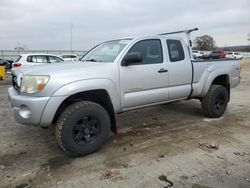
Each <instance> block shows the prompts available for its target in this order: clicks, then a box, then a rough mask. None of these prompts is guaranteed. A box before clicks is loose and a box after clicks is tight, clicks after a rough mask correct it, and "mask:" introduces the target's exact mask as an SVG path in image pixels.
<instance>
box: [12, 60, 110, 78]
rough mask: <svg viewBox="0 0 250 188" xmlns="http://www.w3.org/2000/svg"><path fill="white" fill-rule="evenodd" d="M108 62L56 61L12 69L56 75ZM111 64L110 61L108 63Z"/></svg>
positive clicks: (20, 71) (13, 70)
mask: <svg viewBox="0 0 250 188" xmlns="http://www.w3.org/2000/svg"><path fill="white" fill-rule="evenodd" d="M105 64H106V63H100V62H82V61H75V62H64V63H54V64H46V65H38V66H28V67H23V68H14V69H12V72H13V73H19V74H21V75H49V76H52V75H55V74H65V73H71V74H74V73H76V72H79V71H80V72H82V70H86V69H92V68H94V67H99V66H103V65H105ZM108 64H109V63H108Z"/></svg>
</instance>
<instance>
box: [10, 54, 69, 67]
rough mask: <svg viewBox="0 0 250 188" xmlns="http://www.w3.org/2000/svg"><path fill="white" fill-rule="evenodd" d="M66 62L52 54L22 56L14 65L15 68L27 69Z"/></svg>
mask: <svg viewBox="0 0 250 188" xmlns="http://www.w3.org/2000/svg"><path fill="white" fill-rule="evenodd" d="M63 61H64V60H63V59H62V58H60V57H59V56H56V55H52V54H21V55H19V57H18V58H17V60H16V62H15V63H13V68H17V67H19V68H20V67H26V66H33V65H43V64H45V63H60V62H63Z"/></svg>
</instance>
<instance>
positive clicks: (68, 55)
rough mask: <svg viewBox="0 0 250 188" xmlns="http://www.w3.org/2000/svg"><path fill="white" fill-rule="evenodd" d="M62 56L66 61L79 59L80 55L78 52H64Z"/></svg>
mask: <svg viewBox="0 0 250 188" xmlns="http://www.w3.org/2000/svg"><path fill="white" fill-rule="evenodd" d="M60 57H61V58H63V59H64V61H79V57H78V55H76V54H62V55H60Z"/></svg>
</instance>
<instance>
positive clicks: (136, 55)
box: [121, 52, 142, 66]
mask: <svg viewBox="0 0 250 188" xmlns="http://www.w3.org/2000/svg"><path fill="white" fill-rule="evenodd" d="M140 62H142V56H141V53H140V52H131V53H127V54H126V55H125V56H124V58H123V60H122V63H121V65H122V66H128V65H130V64H136V63H140Z"/></svg>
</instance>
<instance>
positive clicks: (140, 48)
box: [119, 38, 169, 110]
mask: <svg viewBox="0 0 250 188" xmlns="http://www.w3.org/2000/svg"><path fill="white" fill-rule="evenodd" d="M162 42H163V41H162V40H161V39H160V38H155V39H144V40H139V41H137V42H135V43H134V44H133V45H132V46H131V47H130V48H129V49H128V50H127V52H126V53H125V55H126V54H128V53H140V54H141V57H142V61H141V62H137V63H133V64H129V65H127V66H124V65H122V61H123V60H121V62H120V65H119V69H120V91H121V104H122V108H123V110H127V109H132V108H136V107H140V106H144V105H150V104H155V103H160V102H163V101H167V100H168V74H169V73H168V64H167V62H166V61H165V59H166V57H165V53H164V51H165V50H166V49H165V48H166V45H163V44H162ZM125 55H124V57H125ZM124 57H123V58H124Z"/></svg>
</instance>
